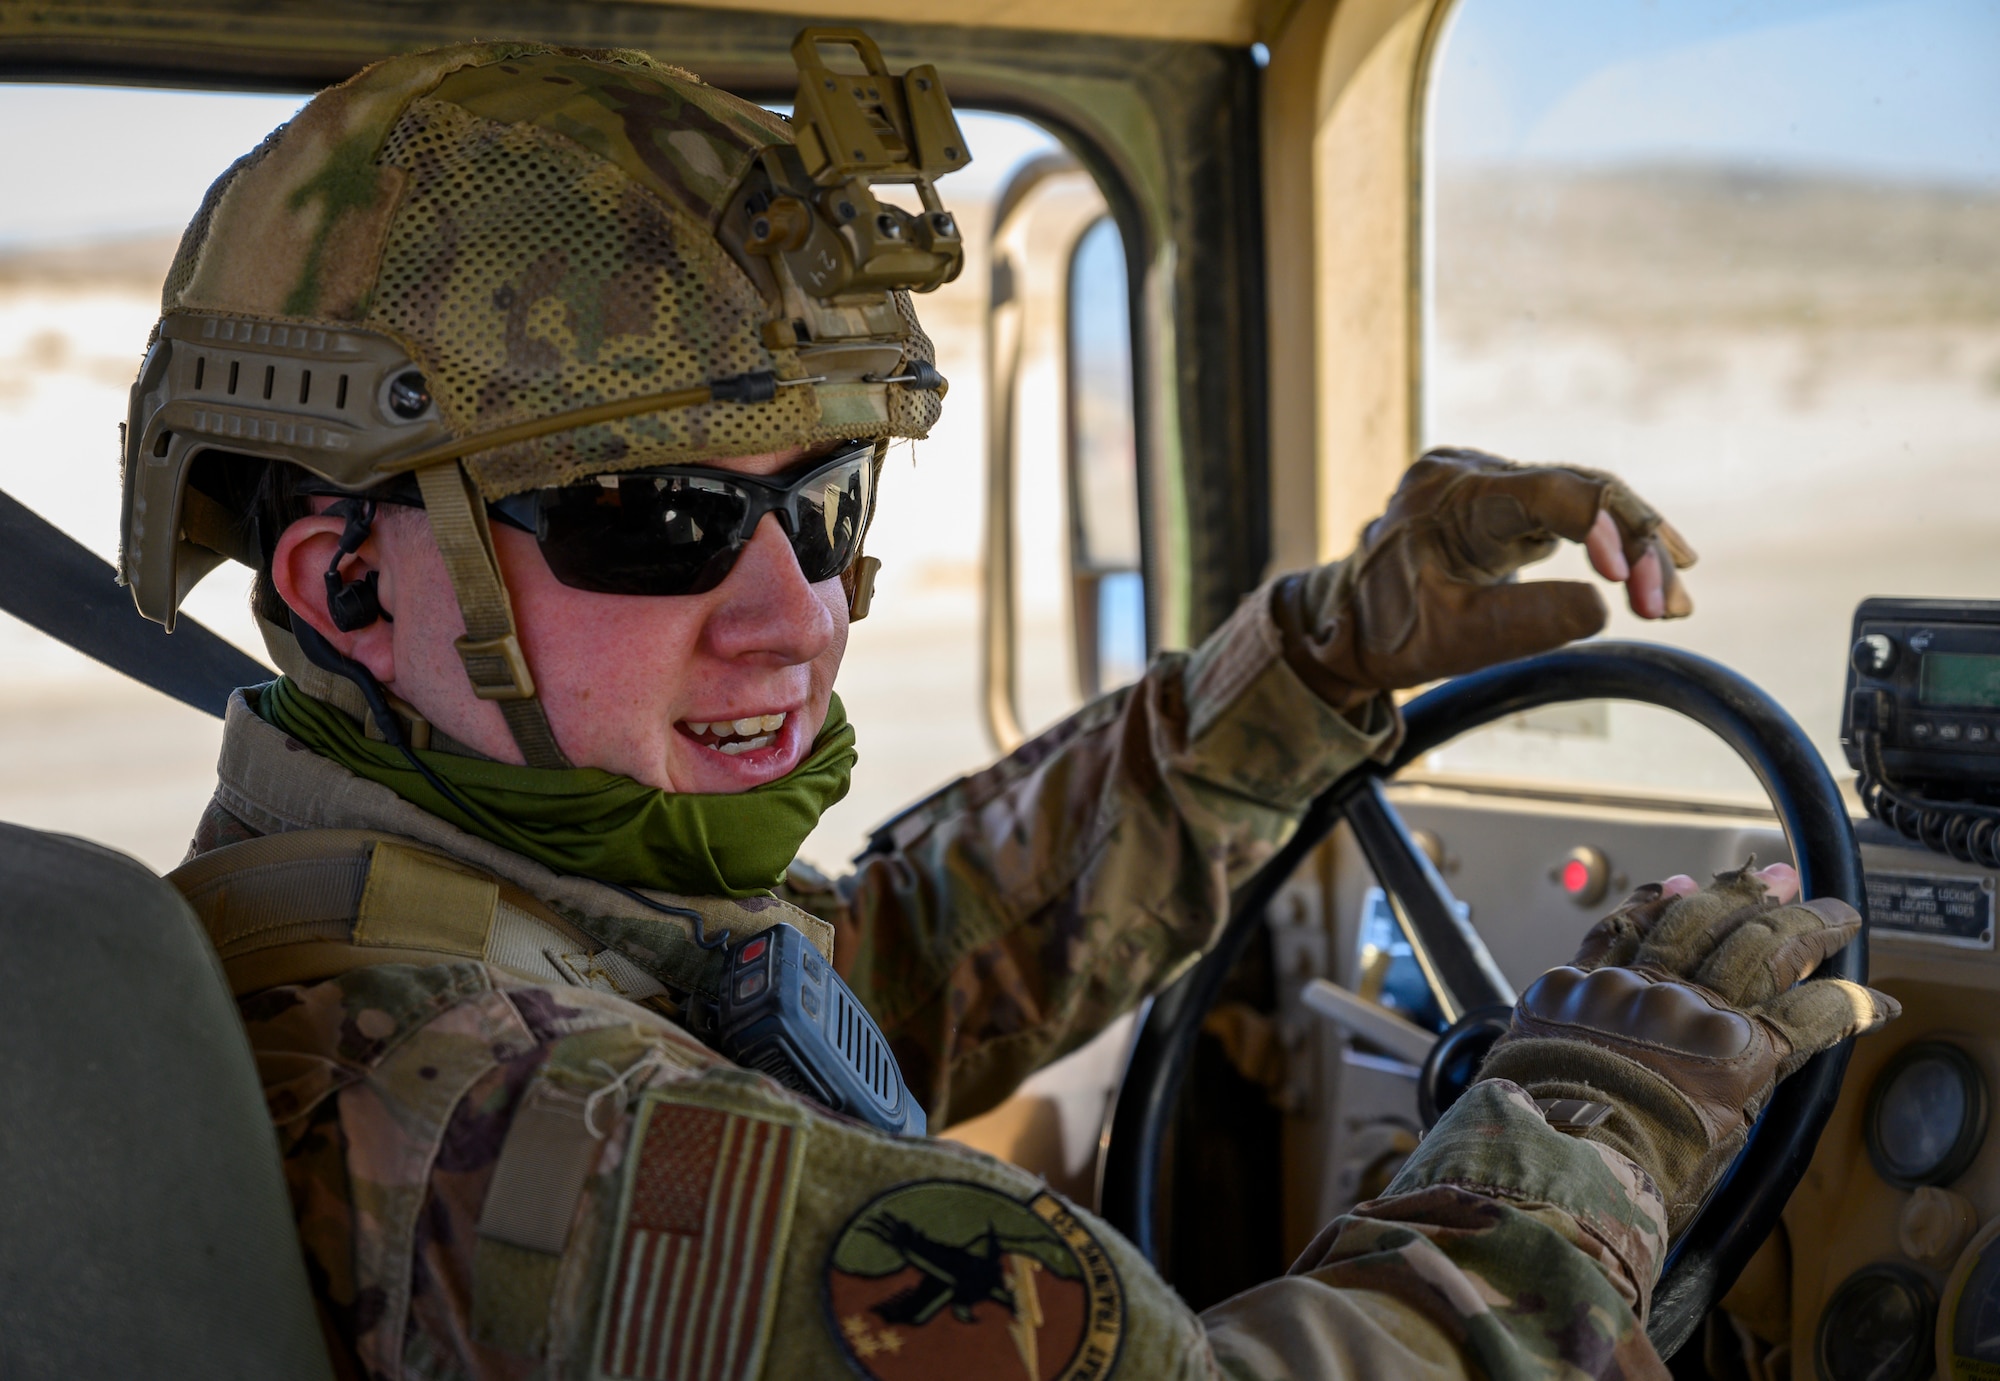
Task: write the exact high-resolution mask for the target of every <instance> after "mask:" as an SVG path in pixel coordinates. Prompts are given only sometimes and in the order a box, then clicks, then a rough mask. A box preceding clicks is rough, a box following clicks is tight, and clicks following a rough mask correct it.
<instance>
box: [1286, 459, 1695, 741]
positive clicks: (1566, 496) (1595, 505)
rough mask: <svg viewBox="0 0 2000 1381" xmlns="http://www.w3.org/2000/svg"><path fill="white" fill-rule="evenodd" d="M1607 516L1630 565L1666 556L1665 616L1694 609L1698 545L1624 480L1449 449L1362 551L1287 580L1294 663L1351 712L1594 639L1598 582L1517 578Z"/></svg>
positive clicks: (1412, 475) (1406, 490) (1407, 481)
mask: <svg viewBox="0 0 2000 1381" xmlns="http://www.w3.org/2000/svg"><path fill="white" fill-rule="evenodd" d="M1600 512H1605V513H1609V514H1610V515H1611V518H1612V521H1613V522H1615V523H1616V524H1617V526H1618V532H1619V535H1620V537H1621V538H1622V539H1623V545H1624V551H1625V559H1626V561H1627V562H1628V563H1630V564H1631V565H1632V566H1634V567H1636V566H1637V565H1638V563H1639V560H1640V558H1642V557H1643V556H1645V555H1646V554H1647V553H1648V552H1653V553H1655V554H1656V555H1657V556H1658V559H1659V563H1660V576H1661V581H1662V593H1663V594H1664V595H1665V597H1666V615H1667V617H1668V618H1681V617H1684V616H1685V615H1687V614H1689V613H1692V612H1693V611H1694V602H1693V601H1692V600H1691V599H1689V598H1688V594H1687V591H1686V589H1685V588H1683V587H1682V585H1681V582H1680V580H1679V578H1678V577H1677V576H1676V574H1675V572H1676V570H1677V569H1679V568H1682V567H1687V566H1692V565H1693V564H1694V561H1695V554H1694V551H1693V549H1692V548H1690V547H1689V546H1688V544H1687V543H1686V542H1684V541H1683V540H1682V539H1681V536H1680V534H1679V533H1677V532H1675V531H1674V529H1673V528H1672V526H1671V525H1669V524H1668V523H1667V522H1666V521H1665V520H1664V519H1662V518H1661V517H1660V515H1659V514H1658V513H1656V512H1655V511H1654V510H1653V509H1652V508H1651V507H1650V506H1649V505H1648V504H1647V503H1646V501H1645V500H1643V499H1641V498H1640V497H1639V496H1638V495H1637V494H1634V493H1633V492H1632V491H1631V490H1630V489H1628V488H1626V486H1625V482H1624V481H1623V480H1621V479H1619V478H1618V477H1617V476H1615V475H1608V474H1605V473H1604V472H1602V471H1599V470H1585V469H1580V468H1577V467H1574V466H1562V465H1516V464H1514V463H1513V462H1511V461H1506V460H1501V459H1500V458H1498V457H1497V456H1489V455H1485V454H1483V453H1481V452H1479V451H1464V450H1438V451H1431V452H1430V453H1428V454H1427V455H1425V456H1424V457H1423V458H1422V459H1420V460H1419V461H1417V463H1416V464H1415V465H1413V466H1411V467H1410V469H1409V470H1408V471H1407V472H1406V473H1405V474H1404V476H1403V482H1402V484H1401V485H1399V486H1398V487H1397V489H1396V493H1395V495H1394V496H1393V497H1392V498H1391V499H1390V500H1389V509H1388V511H1387V512H1386V513H1384V514H1383V515H1382V516H1381V517H1380V518H1377V519H1376V520H1375V521H1374V522H1373V523H1370V524H1369V525H1368V528H1367V530H1366V531H1365V532H1364V533H1363V534H1362V539H1361V546H1360V548H1359V549H1358V550H1357V551H1356V552H1355V553H1354V555H1353V556H1351V557H1350V558H1348V559H1347V560H1346V561H1343V562H1339V563H1337V564H1334V565H1330V566H1321V567H1319V568H1318V569H1316V570H1312V571H1307V572H1304V573H1303V574H1300V575H1296V576H1292V577H1289V578H1288V579H1287V580H1284V581H1281V582H1280V583H1279V587H1278V590H1277V592H1276V595H1275V599H1274V604H1273V613H1274V614H1275V615H1276V618H1277V621H1278V626H1279V628H1280V629H1281V630H1283V633H1284V638H1285V647H1286V658H1287V660H1288V661H1289V662H1290V663H1291V665H1292V667H1293V669H1294V670H1296V671H1297V672H1298V673H1299V674H1300V676H1301V677H1302V678H1304V679H1305V681H1306V683H1307V684H1308V685H1310V686H1312V687H1313V688H1314V689H1315V690H1317V691H1318V692H1319V693H1320V694H1321V695H1322V696H1323V697H1325V698H1326V699H1327V700H1328V701H1329V702H1330V703H1332V704H1334V705H1336V706H1339V707H1341V708H1348V707H1349V706H1351V705H1353V704H1355V703H1358V702H1359V701H1361V700H1363V699H1365V698H1366V697H1367V695H1368V694H1370V693H1373V692H1376V691H1384V690H1399V689H1402V688H1404V687H1408V686H1420V685H1423V684H1424V683H1425V682H1428V681H1435V680H1438V679H1439V678H1441V677H1445V676H1456V675H1459V674H1461V673H1463V672H1468V671H1476V670H1478V669H1479V668H1481V667H1486V666H1492V665H1494V664H1496V663H1499V662H1506V661H1512V660H1513V659H1514V658H1516V657H1526V656H1531V655H1532V654H1534V653H1537V652H1546V651H1548V650H1550V649H1551V648H1556V647H1561V646H1562V645H1563V644H1564V643H1567V642H1571V641H1573V640H1574V639H1577V638H1583V637H1588V636H1590V635H1591V634H1593V633H1595V632H1597V631H1598V630H1600V629H1601V628H1603V627H1604V620H1605V609H1604V600H1603V599H1602V597H1600V596H1599V594H1598V593H1597V590H1596V588H1595V587H1593V586H1590V585H1587V584H1584V583H1582V582H1580V581H1535V582H1533V583H1530V584H1524V585H1523V584H1513V583H1511V578H1512V576H1513V575H1514V573H1515V572H1516V571H1518V570H1520V569H1521V567H1523V566H1526V565H1529V564H1530V563H1532V562H1536V561H1540V560H1541V559H1542V558H1544V557H1546V556H1548V555H1549V554H1550V553H1552V552H1553V551H1555V549H1556V546H1557V544H1558V542H1559V540H1560V539H1563V538H1567V539H1568V540H1570V541H1572V542H1580V541H1582V540H1583V539H1584V537H1585V536H1587V535H1588V534H1589V532H1590V529H1591V525H1592V524H1593V523H1594V522H1596V520H1597V515H1598V514H1599V513H1600Z"/></svg>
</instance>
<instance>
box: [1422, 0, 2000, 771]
mask: <svg viewBox="0 0 2000 1381" xmlns="http://www.w3.org/2000/svg"><path fill="white" fill-rule="evenodd" d="M1996 76H2000V10H1996V9H1995V8H1994V7H1993V6H1992V5H1990V4H1984V3H1972V2H1971V0H1919V2H1918V3H1897V4H1874V5H1856V4H1837V3H1802V2H1801V0H1759V2H1756V3H1745V2H1744V0H1680V2H1679V3H1676V4H1673V5H1660V4H1656V3H1650V0H1591V2H1590V3H1558V4H1552V3H1548V0H1464V2H1463V3H1462V4H1461V5H1460V6H1459V7H1458V9H1457V11H1456V13H1455V15H1454V17H1453V19H1452V21H1451V23H1450V26H1449V28H1448V30H1447V32H1446V34H1445V36H1444V38H1443V41H1442V43H1441V45H1440V48H1439V51H1438V54H1437V56H1436V59H1435V64H1434V66H1433V69H1432V73H1431V84H1430V102H1431V104H1430V118H1429V126H1428V190H1429V196H1428V199H1427V210H1428V213H1429V218H1430V236H1431V241H1430V255H1429V274H1428V278H1427V287H1428V300H1427V307H1428V312H1429V319H1428V329H1427V341H1426V354H1425V370H1424V390H1425V413H1424V432H1425V440H1426V442H1427V444H1446V443H1451V444H1462V445H1476V446H1481V447H1484V448H1486V449H1489V450H1494V451H1498V452H1500V453H1501V454H1504V455H1507V456H1510V457H1513V458H1515V459H1520V460H1547V461H1568V462H1573V463H1576V464H1582V465H1594V466H1602V467H1605V468H1609V469H1614V470H1616V471H1618V472H1619V473H1620V474H1622V475H1624V476H1625V477H1626V478H1627V479H1629V480H1630V481H1631V482H1632V484H1633V485H1634V487H1635V488H1637V489H1638V490H1639V492H1640V493H1642V494H1644V495H1645V496H1646V497H1647V498H1648V499H1650V500H1651V501H1652V502H1653V503H1654V504H1656V505H1657V506H1658V507H1659V508H1660V509H1661V510H1662V511H1664V512H1665V513H1667V514H1668V515H1670V516H1671V518H1672V519H1673V521H1674V522H1675V523H1676V524H1677V525H1678V526H1679V527H1680V528H1681V530H1682V531H1683V532H1685V533H1686V534H1687V535H1688V537H1689V538H1690V539H1691V540H1692V541H1693V543H1694V545H1695V546H1696V547H1697V548H1698V549H1699V551H1700V552H1701V556H1702V560H1701V564H1700V565H1699V566H1698V567H1697V568H1696V569H1695V570H1694V571H1693V572H1692V573H1691V574H1690V577H1689V586H1690V589H1691V590H1692V592H1693V594H1694V597H1695V601H1696V605H1697V610H1696V613H1695V616H1694V617H1693V618H1692V619H1689V620H1688V621H1686V622H1685V623H1680V624H1670V625H1664V626H1662V625H1656V624H1649V625H1642V624H1640V623H1639V622H1638V621H1637V620H1636V619H1633V618H1632V617H1631V616H1630V615H1629V614H1627V613H1625V612H1624V611H1623V610H1620V611H1618V612H1617V613H1616V614H1615V615H1614V617H1613V619H1612V625H1611V629H1610V634H1611V635H1612V636H1615V637H1637V638H1647V639H1653V640H1657V641H1663V642H1670V643H1674V644H1676V645H1679V646H1682V647H1687V648H1690V649H1692V650H1694V651H1697V652H1700V653H1703V654H1705V655H1707V656H1710V657H1713V658H1716V659H1718V660H1720V661H1722V662H1724V663H1726V664H1728V665H1730V666H1732V667H1735V668H1737V669H1738V670H1740V671H1742V672H1744V673H1745V674H1746V675H1748V676H1749V677H1750V678H1751V679H1752V680H1754V681H1756V682H1757V683H1758V684H1760V685H1762V686H1763V687H1764V688H1765V689H1766V690H1768V691H1770V692H1771V693H1772V694H1773V695H1774V696H1776V697H1777V699H1778V700H1779V701H1780V702H1781V703H1782V704H1783V705H1784V706H1785V707H1786V708H1787V709H1788V710H1790V711H1791V713H1792V714H1793V715H1794V716H1796V717H1797V718H1798V720H1799V722H1800V723H1801V725H1802V726H1803V727H1804V728H1805V730H1806V732H1807V733H1808V734H1809V735H1811V737H1812V738H1813V740H1814V742H1815V743H1817V744H1818V745H1819V747H1820V748H1821V750H1822V751H1823V752H1824V753H1825V754H1826V756H1827V759H1828V762H1829V764H1830V765H1831V766H1832V767H1833V769H1834V773H1835V776H1836V778H1838V779H1841V780H1846V779H1847V778H1848V777H1849V775H1850V774H1849V773H1848V771H1847V768H1846V766H1845V764H1844V762H1843V761H1842V760H1841V757H1840V752H1839V708H1840V704H1839V700H1840V693H1841V689H1842V676H1843V672H1844V667H1845V654H1846V649H1847V641H1848V631H1849V623H1850V620H1851V618H1852V616H1853V612H1854V607H1855V605H1856V604H1857V603H1859V602H1860V601H1861V600H1862V599H1863V598H1865V597H1867V596H1869V595H1930V596H1958V597H1965V598H1987V599H1991V598H1994V597H1996V596H2000V541H1996V540H1995V537H1996V534H2000V464H1996V460H2000V254H1996V253H1995V251H1994V247H1995V246H1996V245H2000V81H1996V80H1995V78H1996ZM1583 570H1584V566H1583V562H1582V561H1581V559H1580V558H1579V557H1578V556H1577V555H1576V554H1575V553H1574V552H1571V553H1565V554H1564V555H1563V556H1562V557H1559V558H1558V559H1557V560H1556V561H1552V562H1550V563H1549V564H1548V565H1547V566H1545V567H1542V568H1538V570H1537V572H1536V574H1538V575H1540V574H1546V575H1548V576H1552V577H1554V576H1561V577H1569V578H1576V577H1580V576H1581V575H1582V573H1583ZM1431 767H1432V768H1433V770H1436V771H1441V772H1449V773H1458V772H1477V773H1495V774H1504V775H1506V776H1508V777H1511V778H1516V779H1520V778H1526V779H1531V780H1543V781H1563V782H1584V783H1593V784H1597V785H1617V786H1624V785H1633V786H1638V785H1644V786H1648V787H1653V788H1666V789H1668V790H1683V791H1688V792H1694V793H1700V794H1716V793H1720V794H1725V795H1736V794H1746V795H1761V793H1759V792H1758V791H1757V788H1756V787H1755V784H1754V783H1753V782H1751V781H1750V779H1749V777H1748V775H1747V773H1746V772H1745V771H1744V770H1743V769H1742V768H1741V767H1740V766H1739V765H1737V764H1736V763H1735V762H1734V760H1733V758H1732V757H1731V755H1730V754H1729V753H1728V752H1727V750H1725V749H1723V748H1722V747H1721V746H1720V745H1719V744H1717V743H1715V742H1714V741H1713V740H1709V739H1707V738H1706V736H1705V735H1703V734H1701V733H1700V732H1699V731H1697V730H1694V729H1692V728H1691V727H1689V726H1686V725H1685V724H1683V723H1681V722H1680V721H1678V720H1676V719H1675V718H1673V717H1672V716H1669V715H1667V714H1665V713H1664V712H1661V711H1654V710H1647V709H1641V708H1638V707H1633V706H1622V705H1612V706H1603V705H1595V706H1564V707H1559V708H1558V709H1556V710H1552V711H1550V712H1548V713H1546V714H1543V715H1539V716H1531V717H1529V718H1528V719H1527V720H1525V721H1516V722H1514V723H1513V724H1511V725H1508V726H1504V727H1502V728H1499V729H1495V730H1489V731H1487V732H1485V733H1482V734H1479V735H1474V736H1469V737H1467V738H1466V739H1463V740H1460V741H1459V742H1458V743H1457V744H1455V745H1452V746H1450V747H1448V748H1447V749H1445V750H1444V751H1442V752H1440V753H1438V754H1437V755H1435V757H1434V759H1433V761H1432V763H1431Z"/></svg>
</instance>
